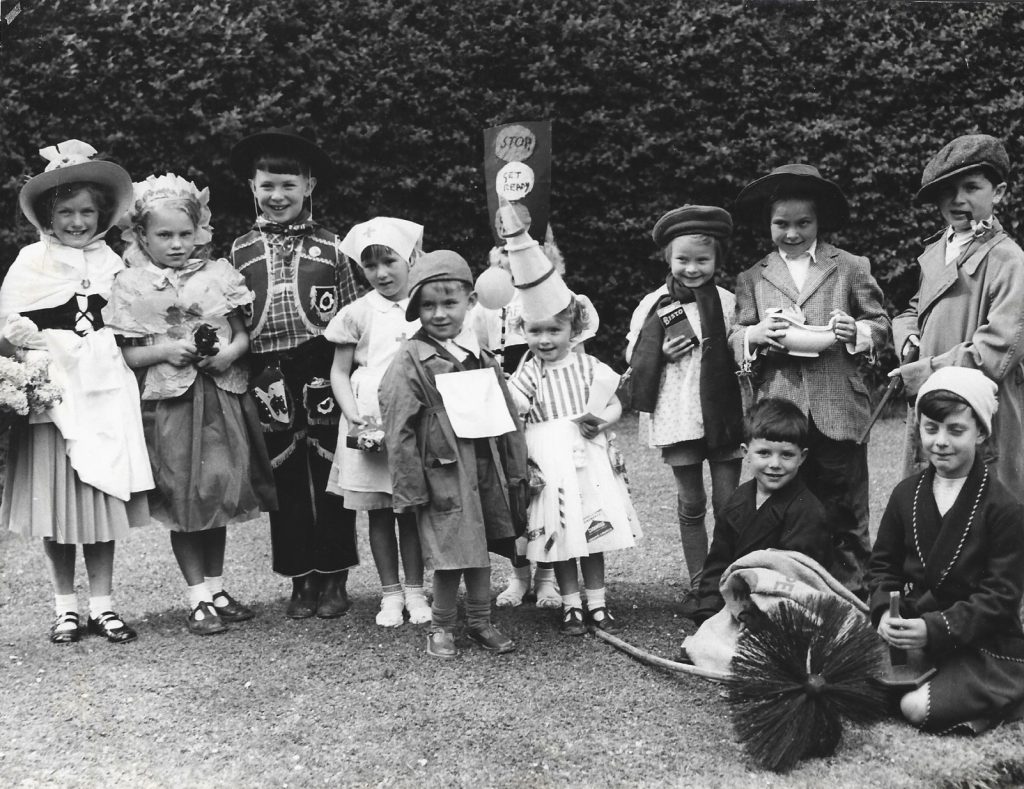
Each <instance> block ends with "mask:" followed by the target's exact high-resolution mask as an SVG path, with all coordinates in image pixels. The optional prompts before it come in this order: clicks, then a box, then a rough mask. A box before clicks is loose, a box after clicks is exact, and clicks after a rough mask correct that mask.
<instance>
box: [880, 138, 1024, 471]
mask: <svg viewBox="0 0 1024 789" xmlns="http://www.w3.org/2000/svg"><path fill="white" fill-rule="evenodd" d="M1009 173H1010V158H1009V156H1008V155H1007V153H1006V148H1005V147H1004V146H1003V144H1002V142H1000V141H999V140H997V139H996V138H995V137H991V136H989V135H987V134H967V135H964V136H963V137H957V138H956V139H955V140H953V141H952V142H950V143H948V144H947V145H945V146H943V148H942V150H940V151H939V152H938V153H937V154H935V156H934V157H932V159H931V161H929V162H928V164H927V165H926V166H925V168H924V173H923V174H922V176H921V189H920V190H919V191H918V193H917V195H916V196H915V198H914V200H915V202H917V203H933V204H934V205H935V207H936V208H937V209H938V212H939V214H940V215H941V217H942V220H943V223H944V224H945V227H944V229H943V230H942V231H940V232H939V233H937V234H936V235H934V236H932V237H931V239H929V241H930V243H929V244H928V247H927V248H926V249H925V250H924V252H922V253H921V256H920V257H919V258H918V259H917V262H918V265H919V266H920V268H921V271H920V280H919V284H918V289H917V293H916V294H914V297H913V298H912V299H911V300H910V305H909V307H908V308H907V309H906V310H905V311H904V312H902V313H901V314H900V315H898V316H897V317H896V318H894V319H893V322H892V326H893V339H894V342H895V345H896V350H897V351H899V352H900V354H901V356H902V357H903V359H904V363H903V365H902V366H901V367H900V371H899V374H900V377H901V378H902V380H903V383H904V385H905V387H906V393H907V395H908V396H909V397H913V395H914V394H916V393H917V390H918V387H920V385H921V384H922V383H923V382H924V380H925V379H926V378H927V377H928V376H929V375H931V373H932V371H933V370H937V369H939V368H941V367H946V366H949V365H957V366H963V367H973V368H975V369H977V370H981V371H982V372H983V373H985V375H987V376H988V377H989V378H991V379H992V380H993V381H995V382H996V384H998V386H999V412H998V413H997V414H996V416H995V422H994V423H993V424H994V426H993V428H992V435H991V440H990V441H986V442H985V444H984V446H983V448H982V452H983V453H984V455H985V458H986V460H987V461H988V462H990V463H991V464H992V468H993V470H994V471H995V473H996V476H998V477H999V480H1000V482H1002V483H1003V484H1004V485H1006V487H1008V488H1009V489H1010V490H1015V491H1019V490H1021V488H1022V486H1024V309H1021V305H1022V303H1024V251H1022V250H1021V248H1020V246H1019V245H1018V244H1017V242H1016V241H1014V240H1013V239H1012V238H1011V237H1010V236H1009V234H1008V233H1007V231H1006V228H1004V227H1003V226H1002V225H1001V224H1000V223H999V220H998V219H997V218H996V216H995V212H996V209H997V208H998V207H999V205H1000V204H1001V203H1002V202H1003V200H1004V199H1005V197H1006V189H1007V186H1006V182H1007V180H1008V178H1009ZM911 347H916V348H917V350H916V351H914V352H913V353H911V351H910V349H911ZM915 356H916V357H918V358H916V360H914V361H911V358H912V357H915ZM905 462H906V465H905V472H906V473H907V474H910V473H911V472H912V471H919V470H920V469H921V468H922V463H923V462H924V455H923V454H922V452H921V444H920V441H919V440H918V428H917V419H916V414H914V412H913V408H910V409H909V412H908V414H907V433H906V458H905Z"/></svg>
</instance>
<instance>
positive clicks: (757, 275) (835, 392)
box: [729, 241, 890, 441]
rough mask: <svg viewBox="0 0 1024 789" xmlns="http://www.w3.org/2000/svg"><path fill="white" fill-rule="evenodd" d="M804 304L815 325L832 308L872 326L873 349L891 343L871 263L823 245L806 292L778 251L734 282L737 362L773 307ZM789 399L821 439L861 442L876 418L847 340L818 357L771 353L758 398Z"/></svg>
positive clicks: (731, 338) (809, 320)
mask: <svg viewBox="0 0 1024 789" xmlns="http://www.w3.org/2000/svg"><path fill="white" fill-rule="evenodd" d="M794 306H795V307H799V308H800V309H801V310H802V311H803V314H804V316H805V317H806V318H807V323H808V324H809V325H816V326H823V325H825V324H826V323H828V321H829V317H830V313H831V312H832V310H834V309H839V310H843V311H844V312H845V313H847V314H848V315H850V316H851V317H852V318H853V319H854V320H855V321H857V322H858V324H862V325H864V326H866V327H867V328H868V330H869V332H870V335H871V343H872V348H875V349H877V348H880V347H881V346H882V345H884V344H885V343H886V342H888V340H889V335H890V322H889V317H888V316H887V315H886V312H885V308H884V307H883V306H882V291H881V289H880V288H879V287H878V283H877V282H875V278H874V277H872V276H871V266H870V264H869V263H868V259H867V258H865V257H859V256H857V255H851V254H850V253H849V252H845V251H843V250H842V249H839V248H838V247H834V246H832V245H831V244H826V243H823V242H820V241H819V242H818V247H817V252H816V253H815V258H814V260H813V261H812V263H811V266H810V269H809V270H808V272H807V280H806V282H805V283H804V287H803V290H801V291H800V292H797V289H796V283H794V282H793V278H792V276H790V273H789V269H788V268H786V263H785V261H783V259H782V256H781V255H780V254H779V252H778V250H773V251H772V252H771V253H770V254H769V255H767V256H765V257H764V258H762V259H761V260H760V261H758V262H757V263H755V264H754V265H753V266H751V267H750V268H749V269H747V270H746V271H744V272H743V273H741V274H740V275H739V278H738V279H737V280H736V318H735V320H734V321H733V329H732V332H731V333H730V334H729V343H730V345H731V346H732V349H733V353H734V355H735V357H736V361H737V363H738V364H742V362H743V354H744V343H743V340H744V337H745V335H746V330H747V328H748V327H750V326H753V325H754V324H757V323H759V322H760V321H762V320H763V319H764V317H765V316H766V315H767V313H768V311H769V310H770V309H772V308H775V307H783V308H785V307H790V308H792V307H794ZM765 397H784V398H786V399H788V400H792V401H793V402H795V403H796V404H797V405H799V406H800V408H801V409H802V410H803V412H804V413H805V414H809V415H810V416H811V418H812V419H813V420H814V424H815V425H816V426H817V428H818V430H820V431H821V432H822V433H823V434H825V435H826V436H828V437H829V438H832V439H834V440H836V441H855V440H857V439H858V438H859V437H860V434H861V433H862V432H863V430H864V429H865V428H866V427H867V425H868V420H869V419H870V418H871V412H870V404H869V400H868V389H867V386H866V384H865V383H864V381H863V380H862V379H861V376H860V373H859V372H858V370H857V359H856V357H855V356H854V355H853V354H851V353H850V352H849V351H848V350H847V349H846V347H845V346H844V345H843V344H841V343H836V344H834V345H833V346H832V347H830V348H828V349H827V350H825V351H822V352H821V354H820V355H819V356H818V357H817V358H806V357H797V356H787V355H785V354H781V353H769V354H766V355H765V358H764V380H763V382H762V383H761V384H760V385H759V386H758V390H757V398H758V399H759V400H760V399H763V398H765Z"/></svg>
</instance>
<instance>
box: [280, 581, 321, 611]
mask: <svg viewBox="0 0 1024 789" xmlns="http://www.w3.org/2000/svg"><path fill="white" fill-rule="evenodd" d="M319 598H320V579H319V578H318V577H317V574H316V573H309V575H301V576H299V577H298V578H292V599H291V601H290V602H289V603H288V608H286V609H285V612H284V615H285V616H286V617H288V618H289V619H309V617H311V616H313V614H315V613H316V604H317V600H318V599H319Z"/></svg>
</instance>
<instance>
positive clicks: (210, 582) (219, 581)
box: [206, 575, 224, 597]
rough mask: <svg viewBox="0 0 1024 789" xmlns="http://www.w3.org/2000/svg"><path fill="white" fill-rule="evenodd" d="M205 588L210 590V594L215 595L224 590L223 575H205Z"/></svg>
mask: <svg viewBox="0 0 1024 789" xmlns="http://www.w3.org/2000/svg"><path fill="white" fill-rule="evenodd" d="M206 588H207V589H209V590H210V595H211V596H212V597H216V596H217V595H219V594H220V593H221V592H223V591H224V576H223V575H218V576H216V577H214V578H211V577H210V576H207V577H206Z"/></svg>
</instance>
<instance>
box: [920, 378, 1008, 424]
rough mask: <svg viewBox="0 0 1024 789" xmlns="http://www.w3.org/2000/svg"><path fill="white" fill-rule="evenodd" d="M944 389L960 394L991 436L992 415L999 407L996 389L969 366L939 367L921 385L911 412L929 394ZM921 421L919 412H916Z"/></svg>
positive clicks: (993, 384) (988, 379)
mask: <svg viewBox="0 0 1024 789" xmlns="http://www.w3.org/2000/svg"><path fill="white" fill-rule="evenodd" d="M939 390H945V391H947V392H952V393H953V394H955V395H960V397H962V398H963V399H964V400H966V401H967V404H968V405H970V407H971V408H972V409H973V411H974V413H975V415H977V417H978V421H979V422H980V423H981V426H982V427H983V428H984V429H985V433H987V434H988V435H992V415H993V414H995V412H996V409H997V408H998V407H999V404H998V401H997V400H996V392H997V391H998V388H997V387H996V385H995V383H994V382H993V381H992V379H990V378H988V377H987V376H986V375H985V374H984V373H983V372H982V371H981V370H975V369H974V368H972V367H940V368H939V369H938V370H936V371H935V372H934V373H932V374H931V375H930V376H928V380H927V381H925V382H924V384H922V385H921V388H920V389H919V390H918V392H917V399H916V400H915V401H914V410H915V411H917V409H918V408H919V407H920V405H921V398H922V397H924V396H925V395H926V394H928V393H929V392H937V391H939ZM917 416H918V418H920V416H921V414H920V411H918V413H917Z"/></svg>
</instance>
